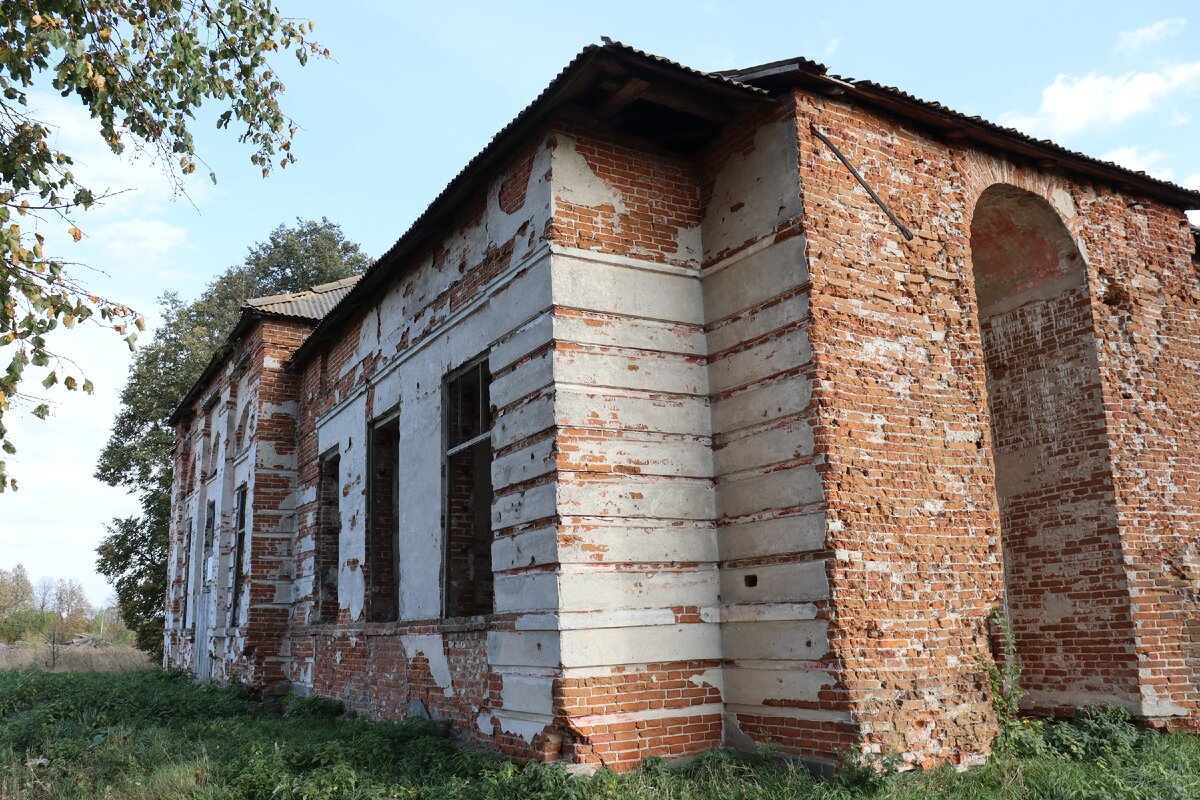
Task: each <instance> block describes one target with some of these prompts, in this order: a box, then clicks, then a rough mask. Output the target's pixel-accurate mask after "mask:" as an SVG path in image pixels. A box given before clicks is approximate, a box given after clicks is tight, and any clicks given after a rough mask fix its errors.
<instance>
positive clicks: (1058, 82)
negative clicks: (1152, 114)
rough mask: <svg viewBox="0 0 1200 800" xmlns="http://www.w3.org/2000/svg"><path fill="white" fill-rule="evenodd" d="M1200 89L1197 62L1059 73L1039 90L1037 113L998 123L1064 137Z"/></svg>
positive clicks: (1012, 115) (1118, 120)
mask: <svg viewBox="0 0 1200 800" xmlns="http://www.w3.org/2000/svg"><path fill="white" fill-rule="evenodd" d="M1198 89H1200V61H1191V62H1188V63H1186V64H1179V65H1177V66H1173V67H1164V68H1163V69H1161V70H1159V71H1157V72H1129V73H1126V74H1124V75H1098V74H1096V73H1090V74H1088V75H1084V76H1082V77H1078V76H1071V75H1059V76H1058V77H1056V78H1055V79H1054V83H1052V84H1050V85H1049V86H1047V87H1046V88H1045V89H1043V90H1042V104H1041V107H1040V108H1039V109H1038V111H1037V113H1035V114H1022V113H1010V114H1006V115H1004V116H1003V117H1002V121H1003V122H1004V123H1005V124H1007V125H1011V126H1013V127H1015V128H1020V129H1021V130H1024V131H1026V132H1027V133H1032V134H1039V133H1043V132H1045V133H1049V134H1050V135H1051V136H1067V135H1070V134H1074V133H1078V132H1079V131H1082V130H1086V129H1089V128H1102V127H1105V126H1111V125H1116V124H1118V123H1121V122H1124V121H1125V120H1128V119H1130V118H1132V117H1135V116H1138V115H1139V114H1145V113H1146V112H1149V111H1154V110H1157V109H1158V108H1159V106H1161V104H1162V103H1163V102H1165V101H1167V100H1168V99H1170V97H1171V96H1172V95H1174V94H1177V93H1181V92H1183V93H1192V92H1195V91H1197V90H1198Z"/></svg>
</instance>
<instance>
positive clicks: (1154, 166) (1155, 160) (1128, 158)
mask: <svg viewBox="0 0 1200 800" xmlns="http://www.w3.org/2000/svg"><path fill="white" fill-rule="evenodd" d="M1166 158H1167V154H1166V153H1163V152H1162V151H1161V150H1151V151H1149V152H1143V151H1142V149H1141V148H1140V147H1138V146H1137V145H1133V146H1132V147H1118V148H1117V149H1116V150H1110V151H1109V152H1107V153H1105V154H1104V155H1102V156H1100V159H1101V160H1102V161H1111V162H1113V163H1114V164H1120V165H1121V166H1122V167H1125V168H1126V169H1131V170H1133V171H1135V172H1144V173H1146V174H1147V175H1151V176H1153V177H1155V178H1161V179H1162V180H1164V181H1169V180H1171V179H1172V178H1173V177H1174V172H1173V171H1172V170H1171V168H1170V167H1164V166H1163V165H1162V162H1163V161H1164V160H1166Z"/></svg>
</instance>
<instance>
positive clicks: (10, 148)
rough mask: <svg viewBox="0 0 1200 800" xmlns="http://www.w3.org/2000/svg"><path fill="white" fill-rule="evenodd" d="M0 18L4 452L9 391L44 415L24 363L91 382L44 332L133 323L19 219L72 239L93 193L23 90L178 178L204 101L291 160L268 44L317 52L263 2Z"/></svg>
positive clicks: (23, 3)
mask: <svg viewBox="0 0 1200 800" xmlns="http://www.w3.org/2000/svg"><path fill="white" fill-rule="evenodd" d="M0 20H2V21H3V24H0V369H2V371H0V449H2V450H3V452H5V453H8V454H10V455H11V454H13V453H15V452H16V448H15V445H14V443H13V442H12V441H11V440H10V439H9V437H8V433H7V431H6V430H5V428H4V425H3V415H4V413H5V412H6V411H7V410H9V409H10V408H11V407H12V405H13V404H14V403H17V404H20V405H25V406H28V407H29V408H30V409H31V410H32V413H33V414H34V415H35V416H38V417H40V418H42V419H45V418H46V416H47V415H48V414H49V405H48V404H47V403H46V402H44V400H45V398H44V397H40V396H31V395H29V394H27V393H26V392H25V390H24V388H23V387H24V385H25V383H24V382H25V380H26V375H25V370H26V368H27V367H29V366H31V365H32V366H33V367H36V368H42V369H43V370H47V371H46V372H45V375H44V377H43V378H42V380H41V386H42V387H43V388H44V389H46V390H49V389H51V388H53V387H55V386H59V385H61V386H62V387H64V388H66V389H67V390H71V391H74V390H82V391H85V392H91V390H92V385H91V383H90V381H88V380H87V379H86V378H84V377H83V376H82V375H79V374H78V372H79V370H78V368H77V366H76V365H74V364H70V363H66V362H65V361H64V360H63V359H61V358H59V357H57V356H56V355H55V354H54V352H53V351H52V350H51V349H50V344H49V342H48V340H47V335H48V334H50V333H51V332H52V331H54V330H56V329H57V328H58V327H59V326H60V325H61V326H63V327H66V328H73V327H75V325H76V324H79V323H82V322H86V321H92V322H94V323H98V324H101V325H103V326H105V327H108V328H111V329H112V330H114V331H116V332H117V333H118V334H119V335H122V336H124V337H125V338H126V340H127V341H128V343H129V346H130V348H132V347H133V346H134V342H135V340H136V336H137V334H136V332H135V331H134V330H131V329H130V326H133V327H134V328H137V329H141V328H142V327H143V326H144V323H143V321H142V318H141V317H140V316H138V315H137V314H136V313H134V312H133V310H132V309H130V308H128V307H126V306H124V305H122V304H120V303H117V302H112V301H109V300H106V299H104V298H102V297H100V296H98V295H96V294H94V293H92V292H91V291H89V289H88V288H87V287H86V286H84V285H83V284H82V283H80V282H79V281H77V280H76V279H75V278H74V277H73V276H72V271H69V270H68V269H67V267H68V263H69V262H67V260H66V259H65V258H63V257H60V256H56V255H53V254H49V253H47V251H46V250H45V245H46V243H47V240H46V238H45V237H44V236H43V235H42V233H39V232H37V231H30V230H29V227H30V226H29V224H28V222H27V218H32V219H35V220H39V221H41V222H44V223H46V224H47V225H50V224H54V225H61V226H62V228H64V229H65V233H67V234H69V235H70V237H71V238H73V239H74V240H75V241H79V240H80V239H81V237H82V236H83V232H82V231H81V230H80V228H79V227H78V225H77V224H76V223H75V222H74V215H75V214H76V213H77V212H78V211H80V210H83V209H88V208H90V207H91V206H93V205H94V204H95V203H97V202H100V201H102V200H103V199H104V196H103V195H97V194H95V193H94V192H93V191H92V190H91V189H89V188H88V187H86V186H83V185H81V184H80V182H79V181H78V180H77V179H76V177H75V175H74V173H73V172H72V165H73V163H74V162H73V160H72V158H71V155H70V154H69V153H65V152H62V151H60V150H59V149H57V147H56V146H55V142H56V137H55V131H54V130H53V129H52V128H51V126H49V125H47V124H46V123H45V122H44V121H42V120H40V119H38V118H37V116H35V115H34V114H33V113H31V112H30V104H29V99H30V98H29V93H30V92H33V91H37V90H39V89H53V90H54V91H56V92H58V93H59V94H61V95H62V96H63V97H74V98H75V99H77V100H78V101H79V102H80V103H81V104H82V105H83V106H84V107H85V108H87V109H88V111H89V112H90V113H91V115H92V117H93V118H94V119H95V120H96V121H97V126H98V129H99V134H100V136H101V137H102V138H103V139H104V141H105V142H106V143H107V145H108V147H109V148H110V149H112V151H113V152H115V153H121V152H123V151H124V150H125V148H126V147H127V146H132V147H133V148H134V149H135V150H137V151H143V152H146V153H148V154H149V155H151V156H153V157H156V158H158V159H160V160H161V163H163V164H164V165H165V166H167V167H169V169H170V174H171V175H172V176H174V178H175V180H176V181H177V186H180V187H182V183H181V181H182V178H183V176H185V175H188V174H191V173H192V172H194V171H195V169H196V164H197V161H198V160H199V156H198V154H197V152H196V146H195V141H194V139H193V135H192V126H193V124H194V121H195V114H196V112H197V110H198V109H199V108H200V107H201V106H202V105H204V104H205V103H208V102H215V103H217V104H218V106H219V107H221V108H223V109H224V110H223V111H222V113H220V115H219V116H217V118H216V125H217V127H218V128H226V129H227V128H229V127H230V125H231V124H233V123H234V121H235V120H236V122H237V123H238V125H239V127H240V128H241V130H240V133H239V135H238V138H239V140H240V141H242V142H245V143H248V144H249V145H250V146H251V148H252V151H253V152H252V154H251V156H250V160H251V162H253V163H254V164H255V165H257V166H258V167H259V168H261V170H262V174H263V176H264V177H265V176H267V175H269V174H270V173H271V171H272V170H273V169H274V168H275V167H276V166H279V167H285V166H287V165H288V164H289V163H291V162H293V161H294V157H293V155H292V140H293V137H294V136H295V134H296V126H295V125H294V124H293V123H292V121H291V120H290V119H289V118H288V117H286V116H285V115H284V113H283V111H282V110H281V108H280V105H279V96H280V95H281V94H282V93H283V91H284V85H283V83H282V82H281V81H280V80H279V76H278V75H277V74H276V72H275V69H274V68H273V66H272V61H271V57H272V54H275V53H278V52H279V51H281V50H283V51H287V50H292V52H293V53H294V55H295V56H296V58H297V59H298V60H299V62H300V63H301V64H303V63H305V62H306V61H307V59H308V57H309V56H310V55H313V54H317V55H320V56H323V57H326V58H327V57H328V56H329V52H328V51H327V50H324V49H322V48H321V47H320V45H318V44H317V43H316V42H315V41H313V40H312V39H311V33H312V23H311V22H308V23H305V22H296V21H293V20H288V19H285V18H284V17H282V16H281V15H280V13H279V11H278V9H277V8H276V7H275V5H274V2H273V0H147V1H146V2H131V0H0ZM209 175H210V177H211V178H212V179H213V180H214V181H215V180H216V176H215V175H213V174H212V173H211V172H210V173H209ZM5 361H7V366H6V367H4V366H3V365H4V364H5ZM8 487H12V488H14V489H15V488H16V482H15V480H13V478H12V477H11V476H10V475H9V474H8V471H7V469H6V465H5V462H4V461H3V460H0V490H3V489H5V488H8Z"/></svg>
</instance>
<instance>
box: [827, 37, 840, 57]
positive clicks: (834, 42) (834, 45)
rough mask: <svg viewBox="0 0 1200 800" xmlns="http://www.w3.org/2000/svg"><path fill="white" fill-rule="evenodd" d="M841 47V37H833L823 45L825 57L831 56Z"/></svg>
mask: <svg viewBox="0 0 1200 800" xmlns="http://www.w3.org/2000/svg"><path fill="white" fill-rule="evenodd" d="M841 46H842V37H840V36H835V37H833V38H832V39H830V40H829V41H828V42H827V43H826V44H825V55H827V56H831V55H833V54H834V53H835V52H837V49H838V48H839V47H841Z"/></svg>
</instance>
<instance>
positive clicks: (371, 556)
mask: <svg viewBox="0 0 1200 800" xmlns="http://www.w3.org/2000/svg"><path fill="white" fill-rule="evenodd" d="M399 457H400V418H399V416H398V415H396V414H393V415H391V416H390V417H387V418H384V419H382V420H380V421H377V422H375V423H373V424H372V425H371V436H370V450H369V455H368V459H369V467H368V469H369V471H370V481H371V482H370V486H369V487H368V489H369V497H368V520H367V523H368V524H367V565H366V573H367V574H366V578H367V619H368V620H370V621H371V622H388V621H391V620H394V619H397V618H398V617H399V609H400V603H399V595H400V592H399V588H400V587H399V581H398V578H399V575H400V570H399V555H400V552H399V547H398V546H397V545H398V538H399V533H400V507H399V501H400V491H399V489H400V487H399V470H398V469H397V466H398V463H397V462H398V461H399Z"/></svg>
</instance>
